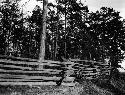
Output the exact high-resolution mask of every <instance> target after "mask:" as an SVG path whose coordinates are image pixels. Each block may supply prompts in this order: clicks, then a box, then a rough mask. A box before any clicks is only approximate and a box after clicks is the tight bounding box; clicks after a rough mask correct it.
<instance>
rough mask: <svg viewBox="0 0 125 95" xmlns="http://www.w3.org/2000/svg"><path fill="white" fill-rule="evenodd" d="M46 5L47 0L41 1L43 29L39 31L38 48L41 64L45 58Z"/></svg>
mask: <svg viewBox="0 0 125 95" xmlns="http://www.w3.org/2000/svg"><path fill="white" fill-rule="evenodd" d="M47 3H48V0H43V29H42V31H41V46H40V54H39V62H42V61H43V60H44V57H45V39H46V16H47Z"/></svg>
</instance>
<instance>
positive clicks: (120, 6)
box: [21, 0, 125, 18]
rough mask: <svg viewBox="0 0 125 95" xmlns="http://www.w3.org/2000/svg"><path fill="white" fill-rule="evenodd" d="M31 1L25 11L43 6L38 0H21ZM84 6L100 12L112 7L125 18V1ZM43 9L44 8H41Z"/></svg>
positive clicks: (97, 0) (88, 0)
mask: <svg viewBox="0 0 125 95" xmlns="http://www.w3.org/2000/svg"><path fill="white" fill-rule="evenodd" d="M27 1H29V3H27V4H26V5H25V7H24V10H25V11H32V10H33V9H34V7H35V5H39V6H41V3H40V2H37V1H36V0H21V3H22V4H24V2H27ZM48 1H49V2H54V1H55V0H48ZM81 2H83V3H84V4H86V5H88V7H89V10H90V11H96V10H99V9H100V8H101V7H102V6H104V7H112V8H114V9H115V10H116V11H119V12H120V15H121V16H122V17H123V18H125V0H81ZM41 7H42V6H41Z"/></svg>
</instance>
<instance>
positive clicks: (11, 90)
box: [0, 80, 122, 95]
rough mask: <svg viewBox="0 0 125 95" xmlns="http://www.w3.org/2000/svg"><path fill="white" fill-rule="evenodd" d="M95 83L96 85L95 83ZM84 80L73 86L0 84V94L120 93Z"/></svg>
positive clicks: (89, 94) (86, 94)
mask: <svg viewBox="0 0 125 95" xmlns="http://www.w3.org/2000/svg"><path fill="white" fill-rule="evenodd" d="M95 84H97V85H98V86H97V85H95ZM95 84H94V82H91V81H89V80H84V81H81V82H79V83H76V84H75V86H72V87H69V86H64V85H61V86H55V85H42V86H27V85H25V86H20V85H15V86H12V85H6V86H3V85H1V86H0V95H122V94H115V93H116V92H115V91H113V90H110V88H109V89H108V88H106V87H107V86H106V85H104V84H103V85H104V86H105V87H101V86H100V85H99V83H95Z"/></svg>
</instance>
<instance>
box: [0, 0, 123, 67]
mask: <svg viewBox="0 0 125 95" xmlns="http://www.w3.org/2000/svg"><path fill="white" fill-rule="evenodd" d="M42 21H43V10H42V9H40V7H39V6H36V7H35V8H34V10H33V12H32V16H31V17H30V16H29V17H27V18H23V14H22V13H20V10H19V8H18V5H17V4H15V3H10V4H4V5H2V6H0V22H1V24H0V37H1V39H0V45H1V47H0V52H1V54H3V55H13V56H20V57H28V58H35V59H38V56H39V52H40V45H41V42H40V41H41V40H40V39H41V35H42V34H41V32H42V26H43V22H42ZM124 38H125V28H124V21H123V20H122V19H121V17H120V16H119V12H117V11H115V10H114V9H113V8H107V7H102V8H100V10H98V11H96V12H89V10H88V6H86V5H84V4H82V3H80V2H77V0H64V1H63V0H58V1H57V4H55V5H54V4H52V3H49V4H48V13H47V31H46V40H45V45H46V49H45V59H49V60H61V57H65V58H66V59H68V58H79V59H88V60H96V61H99V60H101V61H103V60H104V59H105V58H110V61H111V63H112V66H116V67H117V66H118V62H120V61H122V59H123V58H124V54H123V51H125V48H124V47H125V44H124V42H125V39H124Z"/></svg>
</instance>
